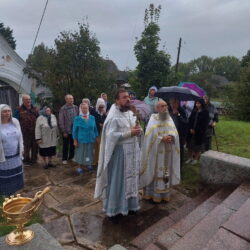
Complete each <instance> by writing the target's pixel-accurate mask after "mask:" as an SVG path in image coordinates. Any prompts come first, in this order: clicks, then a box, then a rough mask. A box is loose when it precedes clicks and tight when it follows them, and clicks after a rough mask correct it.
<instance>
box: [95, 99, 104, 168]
mask: <svg viewBox="0 0 250 250" xmlns="http://www.w3.org/2000/svg"><path fill="white" fill-rule="evenodd" d="M94 117H95V121H96V127H97V130H98V134H99V136H97V137H96V143H95V157H94V164H93V165H98V157H99V149H100V142H101V134H102V127H103V124H104V122H105V119H106V117H107V113H106V104H105V101H104V100H103V99H102V98H98V99H97V101H96V106H95V114H94Z"/></svg>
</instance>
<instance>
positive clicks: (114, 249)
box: [109, 244, 126, 250]
mask: <svg viewBox="0 0 250 250" xmlns="http://www.w3.org/2000/svg"><path fill="white" fill-rule="evenodd" d="M109 250H126V248H125V247H123V246H121V245H119V244H116V245H114V246H112V247H110V248H109Z"/></svg>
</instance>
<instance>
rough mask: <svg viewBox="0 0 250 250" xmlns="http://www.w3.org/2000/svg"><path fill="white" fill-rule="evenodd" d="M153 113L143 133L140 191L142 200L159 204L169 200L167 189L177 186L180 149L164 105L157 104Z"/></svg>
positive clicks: (177, 137)
mask: <svg viewBox="0 0 250 250" xmlns="http://www.w3.org/2000/svg"><path fill="white" fill-rule="evenodd" d="M156 110H157V112H158V113H157V114H152V115H151V117H150V120H149V122H148V125H147V128H146V132H145V138H144V148H143V152H142V164H141V172H140V188H143V198H144V199H146V200H151V201H152V202H154V203H159V202H162V201H169V200H170V188H171V186H172V185H176V184H179V183H180V146H179V136H178V132H177V130H176V127H175V125H174V122H173V120H172V118H171V117H170V115H169V113H168V106H167V103H166V102H164V101H163V100H161V101H159V102H158V103H157V104H156Z"/></svg>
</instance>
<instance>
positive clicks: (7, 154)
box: [0, 104, 23, 196]
mask: <svg viewBox="0 0 250 250" xmlns="http://www.w3.org/2000/svg"><path fill="white" fill-rule="evenodd" d="M0 113H1V119H0V195H4V196H9V195H11V194H14V193H15V192H16V191H18V190H20V189H21V188H23V166H22V155H23V136H22V132H21V128H20V124H19V121H18V120H17V119H16V118H14V117H12V111H11V108H10V107H9V106H8V105H6V104H1V105H0Z"/></svg>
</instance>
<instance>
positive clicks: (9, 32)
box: [0, 23, 16, 50]
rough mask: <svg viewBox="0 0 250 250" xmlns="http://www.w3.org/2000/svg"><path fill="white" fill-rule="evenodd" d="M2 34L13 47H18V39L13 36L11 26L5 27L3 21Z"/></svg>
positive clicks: (0, 30) (0, 32) (0, 25)
mask: <svg viewBox="0 0 250 250" xmlns="http://www.w3.org/2000/svg"><path fill="white" fill-rule="evenodd" d="M0 34H1V35H2V36H3V37H4V38H5V39H6V41H7V42H8V43H9V45H10V47H11V48H12V49H14V50H15V49H16V40H15V39H14V37H13V30H12V29H10V27H4V24H3V23H0Z"/></svg>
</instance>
